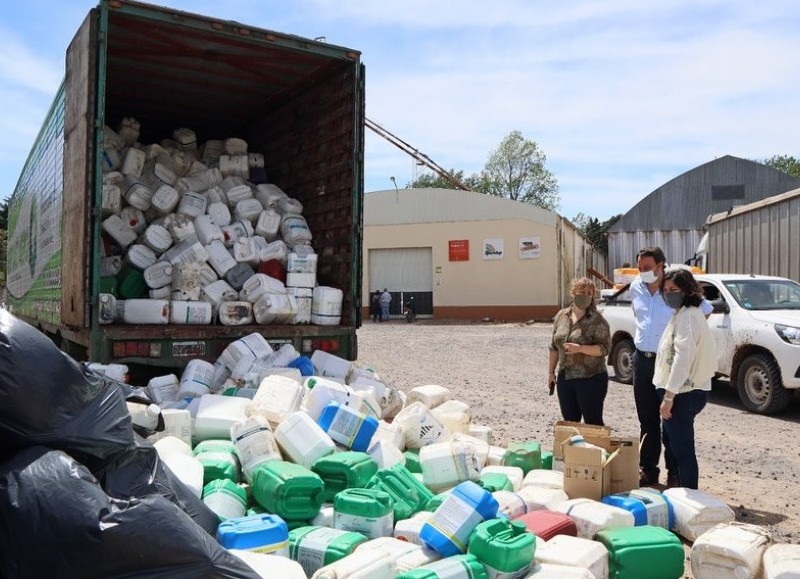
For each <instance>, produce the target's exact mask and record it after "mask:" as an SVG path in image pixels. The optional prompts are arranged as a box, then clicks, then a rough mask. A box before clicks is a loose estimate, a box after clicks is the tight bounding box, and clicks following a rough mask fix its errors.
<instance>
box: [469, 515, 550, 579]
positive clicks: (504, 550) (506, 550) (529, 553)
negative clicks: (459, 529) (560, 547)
mask: <svg viewBox="0 0 800 579" xmlns="http://www.w3.org/2000/svg"><path fill="white" fill-rule="evenodd" d="M535 551H536V535H534V534H533V533H529V532H528V531H527V529H526V528H525V523H523V522H522V521H509V520H508V519H505V518H500V519H491V520H489V521H485V522H483V523H481V524H480V525H478V526H477V527H476V528H475V530H474V531H473V533H472V535H471V536H470V538H469V551H468V552H469V553H471V554H472V555H475V556H476V557H477V558H478V559H479V560H480V562H481V563H483V565H484V566H485V567H486V570H487V571H488V572H489V575H490V576H492V577H496V576H498V575H502V574H504V573H505V574H508V575H509V576H514V577H524V576H525V574H526V573H527V571H528V569H529V568H530V566H531V563H533V555H534V553H535Z"/></svg>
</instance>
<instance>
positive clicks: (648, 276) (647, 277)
mask: <svg viewBox="0 0 800 579" xmlns="http://www.w3.org/2000/svg"><path fill="white" fill-rule="evenodd" d="M639 277H640V278H642V281H643V282H644V283H654V282H655V281H656V280H657V279H658V276H657V275H656V273H655V271H642V272H640V273H639Z"/></svg>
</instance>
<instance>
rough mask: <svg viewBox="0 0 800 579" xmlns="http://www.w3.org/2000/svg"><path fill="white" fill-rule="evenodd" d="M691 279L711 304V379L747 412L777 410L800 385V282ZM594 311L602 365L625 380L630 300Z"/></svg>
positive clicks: (632, 329) (629, 367)
mask: <svg viewBox="0 0 800 579" xmlns="http://www.w3.org/2000/svg"><path fill="white" fill-rule="evenodd" d="M695 277H696V279H697V280H698V282H699V283H700V285H701V286H702V287H703V292H704V293H705V297H706V299H707V300H708V301H710V302H711V304H712V305H713V306H714V311H713V313H712V314H711V315H710V316H709V318H708V324H709V326H710V327H711V333H712V335H713V336H714V340H715V342H716V345H717V352H718V355H719V362H718V370H717V377H719V378H727V379H729V380H730V384H731V386H732V387H735V388H736V389H737V391H738V393H739V398H740V399H741V401H742V404H743V405H744V406H745V408H747V410H749V411H751V412H756V413H759V414H775V413H778V412H781V411H782V410H784V409H785V408H786V407H787V405H788V404H789V402H790V400H791V397H792V393H793V391H797V390H798V389H800V284H798V283H796V282H794V281H792V280H790V279H786V278H782V277H771V276H763V275H743V274H698V275H695ZM622 295H623V296H626V297H627V295H628V294H627V292H626V293H624V294H622ZM598 309H600V311H602V313H603V315H604V316H605V318H606V320H608V324H609V326H610V328H611V344H612V345H611V352H610V354H609V357H608V363H609V365H610V366H613V368H614V374H615V378H616V380H617V381H619V382H623V383H626V384H630V383H631V382H632V380H633V351H634V346H633V337H634V335H635V333H636V323H635V320H634V317H633V308H632V307H631V303H630V301H629V299H628V300H625V299H620V298H619V297H618V298H616V299H604V300H602V301H601V303H600V304H599V305H598Z"/></svg>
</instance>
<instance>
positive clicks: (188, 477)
mask: <svg viewBox="0 0 800 579" xmlns="http://www.w3.org/2000/svg"><path fill="white" fill-rule="evenodd" d="M162 460H163V461H164V464H165V465H166V467H167V468H168V469H170V470H171V471H172V473H173V474H174V475H175V476H176V477H178V480H180V481H181V482H182V483H183V484H185V485H186V486H187V487H189V490H191V491H192V493H193V494H194V495H195V496H196V497H198V498H200V497H201V496H202V494H203V474H204V469H203V463H201V462H200V461H199V460H197V459H196V458H195V457H193V456H187V455H185V454H177V453H175V454H170V455H169V456H167V457H164V458H162Z"/></svg>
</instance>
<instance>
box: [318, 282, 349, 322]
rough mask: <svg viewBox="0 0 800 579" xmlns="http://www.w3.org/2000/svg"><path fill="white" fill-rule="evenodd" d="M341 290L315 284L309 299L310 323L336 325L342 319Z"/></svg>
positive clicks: (342, 296)
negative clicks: (310, 299)
mask: <svg viewBox="0 0 800 579" xmlns="http://www.w3.org/2000/svg"><path fill="white" fill-rule="evenodd" d="M343 298H344V293H343V292H342V290H340V289H337V288H332V287H328V286H317V287H315V288H314V290H313V297H312V301H311V323H312V324H315V325H318V326H338V325H339V324H340V323H341V319H342V300H343Z"/></svg>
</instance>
